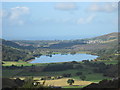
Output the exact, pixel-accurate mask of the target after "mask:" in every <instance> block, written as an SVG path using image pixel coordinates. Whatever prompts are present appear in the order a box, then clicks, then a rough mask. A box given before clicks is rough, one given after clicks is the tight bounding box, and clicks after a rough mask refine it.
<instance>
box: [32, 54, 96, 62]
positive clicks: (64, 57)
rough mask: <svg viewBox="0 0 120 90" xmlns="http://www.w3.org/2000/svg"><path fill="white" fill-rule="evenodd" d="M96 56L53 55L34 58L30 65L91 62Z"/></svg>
mask: <svg viewBox="0 0 120 90" xmlns="http://www.w3.org/2000/svg"><path fill="white" fill-rule="evenodd" d="M97 57H98V56H95V55H90V54H74V55H72V54H67V55H61V54H55V55H52V57H50V56H46V55H42V56H40V57H39V58H38V57H36V58H35V60H33V61H31V62H30V63H56V62H69V61H82V60H93V59H96V58H97Z"/></svg>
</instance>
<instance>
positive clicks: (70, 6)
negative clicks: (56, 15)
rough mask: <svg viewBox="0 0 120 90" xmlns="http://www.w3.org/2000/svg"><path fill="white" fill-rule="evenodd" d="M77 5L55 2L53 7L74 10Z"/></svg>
mask: <svg viewBox="0 0 120 90" xmlns="http://www.w3.org/2000/svg"><path fill="white" fill-rule="evenodd" d="M77 8H78V7H77V5H76V4H75V3H57V4H56V5H55V9H58V10H76V9H77Z"/></svg>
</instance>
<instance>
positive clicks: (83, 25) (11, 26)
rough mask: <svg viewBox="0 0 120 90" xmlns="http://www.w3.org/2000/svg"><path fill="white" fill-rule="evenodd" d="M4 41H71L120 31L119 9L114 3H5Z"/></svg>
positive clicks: (1, 16) (1, 14)
mask: <svg viewBox="0 0 120 90" xmlns="http://www.w3.org/2000/svg"><path fill="white" fill-rule="evenodd" d="M0 19H2V38H4V39H7V40H71V39H81V38H89V37H95V36H100V35H104V34H108V33H112V32H117V31H118V6H117V3H112V2H4V3H3V4H2V9H0Z"/></svg>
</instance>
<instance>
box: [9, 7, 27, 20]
mask: <svg viewBox="0 0 120 90" xmlns="http://www.w3.org/2000/svg"><path fill="white" fill-rule="evenodd" d="M28 13H29V8H28V7H14V8H11V12H10V17H9V19H10V20H16V19H19V18H20V17H21V16H22V15H25V14H28Z"/></svg>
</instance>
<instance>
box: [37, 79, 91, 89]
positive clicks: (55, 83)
mask: <svg viewBox="0 0 120 90" xmlns="http://www.w3.org/2000/svg"><path fill="white" fill-rule="evenodd" d="M68 79H70V78H62V79H55V80H46V81H45V86H60V87H63V86H69V84H68V83H67V80H68ZM38 82H43V81H38ZM91 83H92V82H90V81H81V80H74V83H73V86H84V85H89V84H91Z"/></svg>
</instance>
